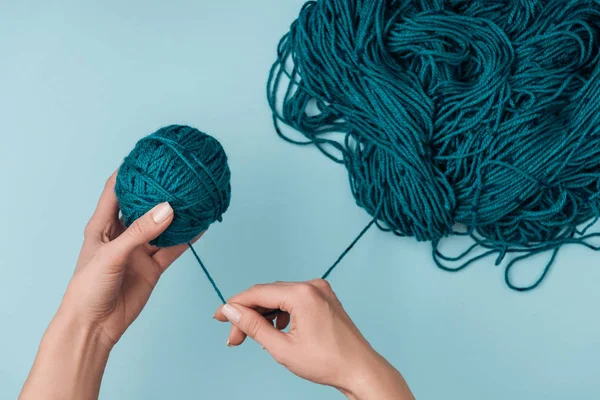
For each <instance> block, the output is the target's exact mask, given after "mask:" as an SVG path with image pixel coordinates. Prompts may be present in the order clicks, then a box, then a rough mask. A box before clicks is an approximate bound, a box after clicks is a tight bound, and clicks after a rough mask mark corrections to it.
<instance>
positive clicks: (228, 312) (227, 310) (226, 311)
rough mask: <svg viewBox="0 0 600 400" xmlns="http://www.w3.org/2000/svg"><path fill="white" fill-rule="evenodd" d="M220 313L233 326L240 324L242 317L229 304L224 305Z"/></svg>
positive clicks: (238, 311)
mask: <svg viewBox="0 0 600 400" xmlns="http://www.w3.org/2000/svg"><path fill="white" fill-rule="evenodd" d="M221 312H223V315H225V318H227V319H228V320H229V322H233V323H234V324H237V323H238V322H240V318H241V317H242V313H241V312H240V310H238V309H237V308H235V307H233V306H230V305H229V304H225V305H224V306H223V308H222V309H221Z"/></svg>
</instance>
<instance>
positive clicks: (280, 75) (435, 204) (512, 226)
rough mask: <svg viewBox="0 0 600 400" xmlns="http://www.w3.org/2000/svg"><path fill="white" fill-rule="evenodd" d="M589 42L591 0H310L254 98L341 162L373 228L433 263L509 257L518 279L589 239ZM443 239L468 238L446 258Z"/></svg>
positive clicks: (592, 41) (597, 29)
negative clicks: (427, 250) (409, 241)
mask: <svg viewBox="0 0 600 400" xmlns="http://www.w3.org/2000/svg"><path fill="white" fill-rule="evenodd" d="M599 49H600V2H599V1H597V0H502V1H497V0H404V1H398V0H320V1H309V2H307V3H306V4H305V5H304V6H303V7H302V9H301V11H300V13H299V16H298V18H297V19H296V20H295V21H294V22H293V23H292V25H291V27H290V30H289V32H288V33H286V34H285V35H284V36H283V37H282V39H281V41H280V42H279V45H278V48H277V59H276V61H275V63H274V64H273V66H272V68H271V70H270V73H269V78H268V84H267V96H268V101H269V105H270V107H271V109H272V111H273V121H274V125H275V129H276V132H277V134H278V135H279V136H280V137H282V138H283V139H285V140H287V141H288V142H291V143H293V144H296V145H302V146H306V145H314V146H316V147H317V148H318V149H319V150H320V151H321V152H322V153H323V154H324V155H325V156H327V157H328V158H330V159H331V160H333V161H334V162H336V163H339V164H342V165H343V166H344V167H345V168H346V169H347V171H348V178H349V183H350V189H351V191H352V194H353V196H354V197H355V199H356V203H357V205H358V206H360V207H362V208H364V209H365V210H366V211H367V212H368V213H369V214H370V215H371V216H372V217H373V218H374V219H376V221H375V223H376V225H377V226H378V227H379V228H380V229H382V230H384V231H390V232H392V233H394V234H395V235H398V236H413V237H415V238H416V240H418V241H430V242H431V243H432V256H433V259H434V262H435V264H436V265H437V266H438V267H440V268H442V269H444V270H446V271H452V272H455V271H459V270H462V269H463V268H465V267H467V266H468V265H470V264H472V263H473V262H475V261H477V260H480V259H482V258H486V257H488V256H492V255H493V256H495V264H496V265H498V264H500V263H502V262H503V260H505V259H508V263H507V265H506V268H505V271H504V279H505V282H506V284H507V285H508V286H509V287H510V288H511V289H514V290H518V291H526V290H531V289H534V288H536V287H537V286H538V285H539V284H540V283H541V282H542V281H543V279H544V278H545V277H546V276H547V274H548V271H549V269H550V266H551V265H552V264H553V262H554V260H555V259H556V256H557V253H558V251H559V249H560V248H561V247H562V246H564V245H567V244H578V245H583V246H586V247H588V248H590V249H593V250H598V249H599V247H598V246H596V245H593V244H592V243H590V240H591V239H592V238H594V237H596V236H598V233H587V231H588V228H590V227H591V226H592V225H593V224H594V223H595V222H596V221H597V220H598V218H599V216H600V113H599V112H598V110H600V52H599ZM284 126H288V127H291V128H293V129H292V130H291V131H292V132H290V133H285V132H284V130H283V127H284ZM294 131H295V132H296V133H293V132H294ZM298 133H299V134H300V135H298ZM377 205H380V207H381V209H380V211H379V212H377V213H376V209H377V208H378V207H377ZM451 235H464V236H470V237H471V238H472V240H473V241H474V244H473V245H472V246H471V247H470V248H468V249H467V250H466V251H465V252H464V253H462V254H459V255H458V256H448V255H445V254H444V253H443V252H442V251H441V250H440V243H441V241H442V239H443V238H446V237H448V236H451ZM477 252H480V254H477ZM543 252H550V254H551V258H550V261H549V262H548V263H547V265H546V267H545V268H544V270H543V272H542V274H541V275H540V277H539V278H538V279H537V280H536V281H535V282H534V283H532V284H529V285H516V284H515V283H513V282H512V280H511V270H512V269H513V267H514V266H515V265H516V264H518V263H520V262H521V261H524V260H527V259H528V258H530V257H532V256H533V255H536V254H540V253H543ZM455 263H459V265H458V266H455V265H452V264H455Z"/></svg>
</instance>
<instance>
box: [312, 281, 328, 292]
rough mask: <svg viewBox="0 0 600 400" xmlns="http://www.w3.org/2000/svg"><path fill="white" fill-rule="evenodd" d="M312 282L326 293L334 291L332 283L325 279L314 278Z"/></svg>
mask: <svg viewBox="0 0 600 400" xmlns="http://www.w3.org/2000/svg"><path fill="white" fill-rule="evenodd" d="M311 282H312V284H313V285H315V286H316V287H318V288H319V289H321V290H323V291H324V292H326V293H329V292H331V291H332V289H331V285H330V284H329V282H327V281H326V280H325V279H314V280H312V281H311Z"/></svg>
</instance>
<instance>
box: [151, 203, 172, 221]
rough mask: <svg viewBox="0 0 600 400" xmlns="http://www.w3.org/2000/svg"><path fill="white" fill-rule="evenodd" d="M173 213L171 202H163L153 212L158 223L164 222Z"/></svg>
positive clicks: (153, 216) (153, 217)
mask: <svg viewBox="0 0 600 400" xmlns="http://www.w3.org/2000/svg"><path fill="white" fill-rule="evenodd" d="M171 214H173V209H172V208H171V205H170V204H169V203H162V204H160V205H159V206H158V207H156V209H155V210H154V211H153V212H152V219H153V220H154V222H156V223H157V224H162V223H163V222H165V221H166V220H167V218H169V217H170V216H171Z"/></svg>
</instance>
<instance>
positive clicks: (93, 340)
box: [20, 307, 111, 400]
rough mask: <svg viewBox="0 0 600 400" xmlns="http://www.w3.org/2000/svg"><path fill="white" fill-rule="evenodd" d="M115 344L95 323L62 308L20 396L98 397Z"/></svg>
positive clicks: (44, 338)
mask: <svg viewBox="0 0 600 400" xmlns="http://www.w3.org/2000/svg"><path fill="white" fill-rule="evenodd" d="M110 349H111V346H109V345H107V343H106V340H105V338H104V335H103V334H102V332H101V331H100V329H97V327H95V326H93V325H92V324H88V323H85V322H84V321H82V320H81V319H80V318H77V316H76V315H74V314H73V313H71V312H69V310H68V309H65V308H62V307H61V309H59V311H58V312H57V313H56V315H55V317H54V318H53V319H52V321H51V322H50V325H49V326H48V329H47V330H46V333H45V334H44V337H43V338H42V342H41V344H40V348H39V351H38V354H37V356H36V360H35V362H34V365H33V368H32V370H31V373H30V375H29V377H28V378H27V381H26V383H25V386H24V387H23V392H22V394H21V397H20V399H35V398H40V395H41V394H42V393H43V395H44V398H46V399H66V398H69V399H71V398H73V399H74V398H77V399H86V400H87V399H97V397H98V392H99V390H100V382H101V380H102V374H103V373H104V368H105V367H106V363H107V361H108V356H109V354H110Z"/></svg>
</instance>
